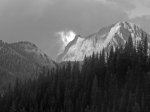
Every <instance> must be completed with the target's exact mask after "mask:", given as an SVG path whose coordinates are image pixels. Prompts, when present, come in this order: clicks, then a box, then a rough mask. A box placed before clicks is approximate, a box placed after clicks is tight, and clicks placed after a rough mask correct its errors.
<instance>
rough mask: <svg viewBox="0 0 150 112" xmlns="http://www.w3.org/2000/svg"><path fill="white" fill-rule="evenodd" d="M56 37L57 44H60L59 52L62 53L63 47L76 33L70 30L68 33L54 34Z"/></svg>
mask: <svg viewBox="0 0 150 112" xmlns="http://www.w3.org/2000/svg"><path fill="white" fill-rule="evenodd" d="M56 36H58V38H59V39H58V42H59V43H60V44H61V50H60V52H62V51H63V50H64V49H65V47H66V46H67V45H68V43H69V42H71V41H72V40H73V39H74V38H75V36H76V33H75V32H74V31H72V30H70V31H60V32H58V33H56Z"/></svg>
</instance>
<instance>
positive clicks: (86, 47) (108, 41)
mask: <svg viewBox="0 0 150 112" xmlns="http://www.w3.org/2000/svg"><path fill="white" fill-rule="evenodd" d="M142 34H144V35H148V34H147V33H146V32H145V31H143V30H142V28H140V27H139V26H138V25H135V24H133V23H131V22H127V21H122V22H118V23H116V24H113V25H110V26H107V27H104V28H101V29H100V30H99V31H98V32H96V33H93V34H91V35H89V36H87V37H86V38H78V39H77V41H76V42H74V43H69V46H67V47H66V49H67V52H66V49H65V52H63V53H62V54H63V55H62V54H61V55H59V56H58V58H59V61H82V60H83V59H84V57H85V56H90V55H92V54H93V52H95V53H97V52H100V51H101V50H102V49H103V48H105V49H106V50H109V49H110V48H111V47H112V46H113V47H114V48H115V47H117V46H122V45H124V44H125V43H126V41H127V40H128V38H129V36H130V35H131V36H132V39H133V42H135V41H138V40H141V35H142ZM149 40H150V36H149V35H148V41H149ZM149 42H150V41H149Z"/></svg>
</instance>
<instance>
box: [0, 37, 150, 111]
mask: <svg viewBox="0 0 150 112" xmlns="http://www.w3.org/2000/svg"><path fill="white" fill-rule="evenodd" d="M147 51H148V45H147V38H146V37H143V38H142V41H141V42H139V43H137V44H136V47H134V46H133V42H132V39H131V37H129V41H128V43H127V44H126V45H125V47H121V48H117V49H116V50H115V51H113V48H112V49H111V51H110V54H109V56H108V55H107V56H106V52H105V51H102V52H101V53H100V54H93V55H92V56H91V57H88V58H87V57H86V58H85V60H84V64H83V65H82V68H81V66H80V63H79V62H74V63H73V64H72V63H71V62H68V63H67V64H66V66H64V67H58V68H57V69H56V70H51V71H44V72H43V73H41V75H40V76H39V78H38V79H36V80H28V81H26V82H25V83H21V82H20V81H19V80H17V81H16V85H15V87H14V88H13V89H12V88H11V87H10V88H8V90H7V91H5V94H4V95H1V97H0V112H150V72H149V71H150V57H149V56H148V55H147V54H148V53H147Z"/></svg>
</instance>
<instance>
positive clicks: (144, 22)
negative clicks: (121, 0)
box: [131, 16, 150, 34]
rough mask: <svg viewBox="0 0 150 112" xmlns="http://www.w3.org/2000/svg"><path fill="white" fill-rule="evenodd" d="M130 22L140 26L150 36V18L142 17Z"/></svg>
mask: <svg viewBox="0 0 150 112" xmlns="http://www.w3.org/2000/svg"><path fill="white" fill-rule="evenodd" d="M131 22H134V23H136V24H138V25H139V26H141V27H142V28H143V29H144V30H145V31H146V32H147V33H149V34H150V16H142V17H137V18H133V19H131Z"/></svg>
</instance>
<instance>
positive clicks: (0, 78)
mask: <svg viewBox="0 0 150 112" xmlns="http://www.w3.org/2000/svg"><path fill="white" fill-rule="evenodd" d="M43 66H45V67H47V68H52V67H55V62H54V61H53V60H52V59H51V58H49V57H48V56H47V55H46V54H45V53H43V52H42V51H41V50H40V49H39V48H38V47H37V46H36V45H35V44H33V43H31V42H27V41H22V42H16V43H10V44H9V43H6V42H3V41H2V40H0V87H2V86H3V85H5V84H8V82H12V81H14V79H16V78H20V79H26V78H31V77H36V76H35V73H37V72H38V71H40V70H41V69H42V67H43Z"/></svg>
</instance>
